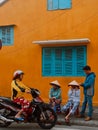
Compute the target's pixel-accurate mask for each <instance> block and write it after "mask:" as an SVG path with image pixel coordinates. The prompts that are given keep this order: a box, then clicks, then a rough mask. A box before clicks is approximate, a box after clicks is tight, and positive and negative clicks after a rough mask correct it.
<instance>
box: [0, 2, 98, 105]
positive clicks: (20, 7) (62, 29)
mask: <svg viewBox="0 0 98 130" xmlns="http://www.w3.org/2000/svg"><path fill="white" fill-rule="evenodd" d="M46 2H47V0H25V1H24V0H9V1H8V2H7V3H5V4H4V5H3V6H1V7H0V25H10V24H15V26H14V45H13V46H3V48H2V50H0V61H1V62H0V95H3V96H10V83H11V80H12V76H13V72H14V71H15V70H17V69H21V70H23V71H24V72H25V76H24V83H25V84H27V85H28V86H32V87H35V88H38V89H40V90H41V95H42V97H44V99H45V100H46V101H48V91H49V89H50V86H49V82H50V81H53V80H55V79H57V80H58V81H59V82H60V84H61V86H62V97H63V103H64V102H65V101H66V100H67V90H68V87H67V84H68V82H70V81H72V80H73V79H76V80H77V81H78V82H82V81H83V80H84V78H81V77H42V72H41V69H42V60H41V58H42V57H41V56H42V54H41V50H42V49H41V46H39V45H35V44H33V43H32V42H33V41H36V40H37V41H38V40H47V39H48V40H49V39H50V40H53V39H58V40H59V39H73V38H75V39H76V38H89V39H90V40H91V42H90V44H89V45H88V50H87V52H88V53H87V63H88V64H89V65H90V66H91V67H92V69H93V71H94V72H95V73H96V75H97V73H98V68H97V59H98V51H97V48H98V43H97V35H98V6H97V5H98V0H94V1H92V0H72V9H68V10H57V11H47V3H46ZM97 84H98V81H97V78H96V85H95V90H96V93H95V97H94V104H95V105H96V104H97V105H98V100H97V99H98V96H97V95H98V88H97ZM81 91H82V89H81ZM82 99H83V94H82V95H81V100H82Z"/></svg>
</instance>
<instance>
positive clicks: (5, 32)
mask: <svg viewBox="0 0 98 130" xmlns="http://www.w3.org/2000/svg"><path fill="white" fill-rule="evenodd" d="M13 37H14V30H13V26H2V27H0V39H1V40H2V45H12V44H13Z"/></svg>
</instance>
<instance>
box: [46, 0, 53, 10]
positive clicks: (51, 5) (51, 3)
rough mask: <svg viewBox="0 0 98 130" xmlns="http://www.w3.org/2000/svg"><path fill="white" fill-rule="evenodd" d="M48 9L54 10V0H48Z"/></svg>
mask: <svg viewBox="0 0 98 130" xmlns="http://www.w3.org/2000/svg"><path fill="white" fill-rule="evenodd" d="M47 6H48V10H53V0H47Z"/></svg>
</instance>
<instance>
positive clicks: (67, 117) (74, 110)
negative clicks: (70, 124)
mask: <svg viewBox="0 0 98 130" xmlns="http://www.w3.org/2000/svg"><path fill="white" fill-rule="evenodd" d="M78 106H79V102H74V103H73V107H72V109H71V110H70V112H69V113H68V115H67V116H66V117H65V119H69V116H70V115H73V114H74V113H75V112H76V110H77V108H78Z"/></svg>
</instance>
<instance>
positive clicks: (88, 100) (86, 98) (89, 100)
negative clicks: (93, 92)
mask: <svg viewBox="0 0 98 130" xmlns="http://www.w3.org/2000/svg"><path fill="white" fill-rule="evenodd" d="M92 99H93V96H88V95H84V101H83V104H82V110H81V115H84V113H85V110H86V106H87V104H88V116H89V117H92V113H93V104H92Z"/></svg>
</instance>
